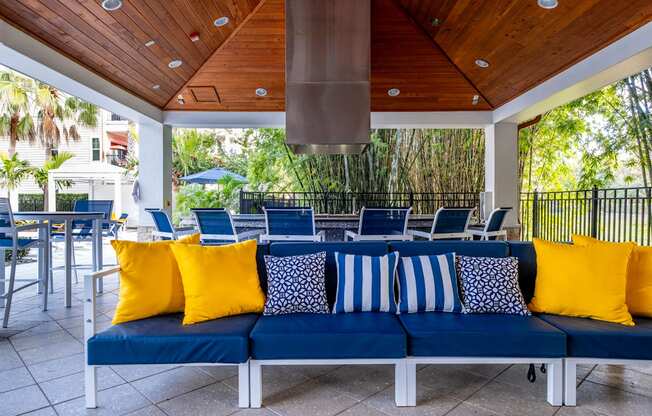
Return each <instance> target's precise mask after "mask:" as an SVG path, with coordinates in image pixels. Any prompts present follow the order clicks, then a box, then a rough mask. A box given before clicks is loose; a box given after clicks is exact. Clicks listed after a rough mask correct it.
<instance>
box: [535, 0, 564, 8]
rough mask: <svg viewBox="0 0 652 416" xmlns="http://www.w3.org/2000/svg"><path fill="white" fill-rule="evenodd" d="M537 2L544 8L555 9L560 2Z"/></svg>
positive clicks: (550, 0) (551, 0) (542, 0)
mask: <svg viewBox="0 0 652 416" xmlns="http://www.w3.org/2000/svg"><path fill="white" fill-rule="evenodd" d="M537 4H538V5H539V7H542V8H544V9H554V8H555V7H557V6H558V5H559V2H558V1H557V0H537Z"/></svg>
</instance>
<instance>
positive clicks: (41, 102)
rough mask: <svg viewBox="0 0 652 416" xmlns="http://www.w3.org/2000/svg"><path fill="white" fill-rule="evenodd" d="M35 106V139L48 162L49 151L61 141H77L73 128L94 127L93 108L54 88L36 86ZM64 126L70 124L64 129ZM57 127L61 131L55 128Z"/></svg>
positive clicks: (95, 120)
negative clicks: (38, 141)
mask: <svg viewBox="0 0 652 416" xmlns="http://www.w3.org/2000/svg"><path fill="white" fill-rule="evenodd" d="M35 92H36V95H35V97H36V99H35V103H34V104H35V107H36V111H37V112H38V128H37V130H38V137H39V140H40V142H41V145H42V146H43V148H44V149H45V160H46V161H47V160H50V157H51V156H52V149H56V148H57V147H58V146H59V143H60V142H61V136H62V135H63V138H64V140H65V141H66V142H68V141H70V140H72V141H78V140H79V139H80V135H79V130H78V128H77V125H79V126H82V127H95V126H96V125H97V107H96V106H94V105H93V104H89V103H87V102H84V101H82V100H80V99H78V98H75V97H63V96H62V94H61V93H60V92H59V90H57V89H56V88H54V87H51V86H49V85H46V84H43V83H38V85H37V87H36V91H35ZM66 123H70V124H68V125H67V126H66ZM59 125H61V127H62V128H61V129H60V128H59Z"/></svg>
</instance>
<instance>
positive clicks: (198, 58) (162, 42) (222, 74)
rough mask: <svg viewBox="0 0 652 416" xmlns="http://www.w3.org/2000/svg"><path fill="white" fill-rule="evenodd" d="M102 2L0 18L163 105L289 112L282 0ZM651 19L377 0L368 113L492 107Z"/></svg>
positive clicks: (649, 12) (451, 0)
mask: <svg viewBox="0 0 652 416" xmlns="http://www.w3.org/2000/svg"><path fill="white" fill-rule="evenodd" d="M100 3H101V1H100V0H0V18H2V19H4V20H6V21H7V22H9V23H10V24H12V25H14V26H16V27H17V28H19V29H21V30H23V31H25V32H26V33H28V34H30V35H31V36H33V37H35V38H38V39H39V40H41V41H42V42H44V43H46V44H48V45H49V46H51V47H53V48H54V49H56V50H58V51H59V52H61V53H63V54H64V55H66V56H68V57H70V58H71V59H73V60H75V61H77V62H79V63H80V64H82V65H84V66H85V67H87V68H89V69H91V70H92V71H94V72H95V73H97V74H99V75H100V76H102V77H104V78H106V79H108V80H109V81H111V82H113V83H115V84H117V85H118V86H120V87H122V88H124V89H126V90H128V91H130V92H132V93H134V94H135V95H137V96H139V97H141V98H143V99H144V100H146V101H148V102H150V103H152V104H154V105H156V106H157V107H160V108H164V109H168V110H213V111H283V110H284V108H285V99H284V98H285V97H284V94H285V63H284V54H285V34H284V31H285V30H284V29H285V21H284V14H285V13H284V1H283V0H166V1H160V0H123V5H122V7H121V8H120V9H118V10H115V11H107V10H105V9H104V8H102V6H101V4H100ZM221 17H228V19H229V20H228V23H227V24H226V25H224V26H219V27H218V26H216V25H215V24H214V22H215V20H216V19H218V18H221ZM650 21H652V1H650V0H627V1H613V0H581V1H577V0H559V5H558V7H557V8H555V9H551V10H547V9H543V8H541V7H539V6H538V5H537V1H536V0H511V1H508V0H372V15H371V22H372V33H371V40H372V45H371V78H370V79H371V106H372V110H373V111H457V110H487V109H492V108H496V107H498V106H500V105H502V104H504V103H506V102H508V101H509V100H511V99H513V98H515V97H516V96H518V95H520V94H522V93H524V92H526V91H528V90H529V89H531V88H533V87H535V86H536V85H538V84H540V83H541V82H543V81H545V80H547V79H549V78H550V77H552V76H554V75H556V74H558V73H559V72H561V71H563V70H564V69H566V68H568V67H570V66H571V65H573V64H574V63H576V62H578V61H580V60H581V59H583V58H585V57H587V56H589V55H591V54H592V53H594V52H596V51H598V50H599V49H601V48H603V47H605V46H607V45H609V44H610V43H612V42H614V41H615V40H617V39H619V38H620V37H622V36H624V35H626V34H628V33H630V32H631V31H633V30H635V29H637V28H638V27H640V26H642V25H644V24H645V23H647V22H650ZM191 35H197V37H198V39H197V38H195V39H194V41H193V39H191V37H193V36H191ZM152 42H153V43H152ZM477 59H482V60H484V61H486V62H488V63H489V66H488V67H487V68H481V67H479V66H478V65H477V64H476V60H477ZM174 60H180V61H181V62H182V64H181V65H180V66H179V67H177V68H170V67H168V64H169V63H170V62H171V61H174ZM257 88H265V89H266V90H267V95H266V96H264V97H260V96H257V95H256V89H257ZM391 88H398V89H399V90H400V95H398V96H396V97H390V96H389V95H388V90H389V89H391Z"/></svg>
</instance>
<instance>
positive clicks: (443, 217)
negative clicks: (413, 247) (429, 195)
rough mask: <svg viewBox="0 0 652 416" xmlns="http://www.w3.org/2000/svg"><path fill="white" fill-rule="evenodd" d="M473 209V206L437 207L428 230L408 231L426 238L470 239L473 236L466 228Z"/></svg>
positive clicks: (415, 235)
mask: <svg viewBox="0 0 652 416" xmlns="http://www.w3.org/2000/svg"><path fill="white" fill-rule="evenodd" d="M473 210H474V208H443V207H442V208H439V209H438V210H437V212H436V213H435V218H434V219H433V221H432V228H431V229H430V232H425V231H419V230H409V231H408V233H410V234H411V235H412V236H414V237H422V238H426V239H428V240H443V239H451V240H452V239H462V240H470V239H471V238H473V236H472V235H471V233H469V232H468V228H469V222H470V221H471V214H473Z"/></svg>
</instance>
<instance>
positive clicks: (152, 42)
mask: <svg viewBox="0 0 652 416" xmlns="http://www.w3.org/2000/svg"><path fill="white" fill-rule="evenodd" d="M155 43H156V42H155V41H154V40H148V41H147V42H145V46H147V47H148V48H149V47H150V46H154V44H155Z"/></svg>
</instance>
